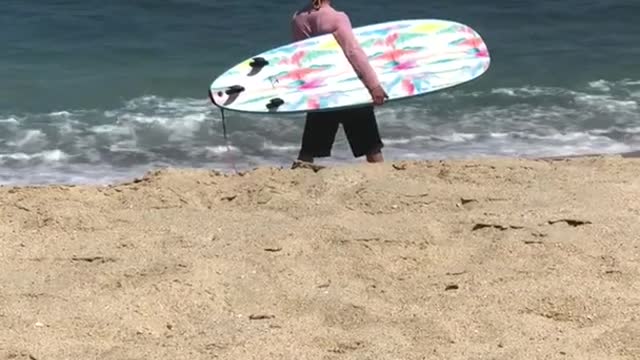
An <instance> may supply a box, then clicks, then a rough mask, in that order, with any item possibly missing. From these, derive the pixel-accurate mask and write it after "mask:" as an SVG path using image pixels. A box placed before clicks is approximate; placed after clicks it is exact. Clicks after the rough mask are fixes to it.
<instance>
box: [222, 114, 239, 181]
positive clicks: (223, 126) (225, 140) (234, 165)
mask: <svg viewBox="0 0 640 360" xmlns="http://www.w3.org/2000/svg"><path fill="white" fill-rule="evenodd" d="M220 118H221V120H222V136H224V142H225V144H226V146H227V154H228V155H229V158H230V159H231V167H233V171H234V172H235V173H236V174H237V173H238V169H237V168H236V163H235V160H234V156H233V153H232V152H231V145H230V142H229V137H228V136H227V121H226V119H225V117H224V109H223V108H222V107H221V108H220Z"/></svg>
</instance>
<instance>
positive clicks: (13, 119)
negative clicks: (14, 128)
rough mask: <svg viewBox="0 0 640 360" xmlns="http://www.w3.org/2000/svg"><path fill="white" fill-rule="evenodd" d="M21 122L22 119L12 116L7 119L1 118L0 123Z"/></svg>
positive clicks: (15, 123)
mask: <svg viewBox="0 0 640 360" xmlns="http://www.w3.org/2000/svg"><path fill="white" fill-rule="evenodd" d="M19 123H20V121H19V120H18V119H17V118H15V117H13V116H10V117H8V118H6V119H0V124H10V125H18V124H19Z"/></svg>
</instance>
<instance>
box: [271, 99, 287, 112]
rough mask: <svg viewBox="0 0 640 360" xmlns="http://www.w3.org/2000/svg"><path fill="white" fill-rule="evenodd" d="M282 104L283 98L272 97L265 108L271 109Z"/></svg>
mask: <svg viewBox="0 0 640 360" xmlns="http://www.w3.org/2000/svg"><path fill="white" fill-rule="evenodd" d="M282 104H284V100H282V99H280V98H273V99H271V101H269V102H268V103H267V109H269V110H271V111H273V110H276V109H277V108H278V107H280V106H281V105H282Z"/></svg>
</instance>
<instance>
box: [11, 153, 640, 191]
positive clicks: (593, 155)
mask: <svg viewBox="0 0 640 360" xmlns="http://www.w3.org/2000/svg"><path fill="white" fill-rule="evenodd" d="M599 157H620V158H624V159H637V158H640V150H634V151H628V152H618V153H586V154H576V155H555V156H538V157H529V156H485V157H455V158H430V159H394V160H385V162H384V164H392V165H393V164H395V163H402V162H425V163H429V162H442V161H452V162H460V161H478V162H482V161H487V160H489V161H491V160H528V161H562V160H570V159H580V158H599ZM292 162H293V158H292ZM320 164H322V163H320ZM361 165H366V162H364V161H360V162H357V161H354V162H347V163H344V162H339V161H334V162H331V161H329V163H328V164H325V165H321V167H323V168H336V167H338V168H340V167H352V166H361ZM263 168H265V169H266V168H268V169H281V170H289V169H290V166H285V165H268V164H263V165H258V166H253V167H247V168H246V169H243V170H238V171H234V170H233V169H224V170H220V169H215V168H209V167H174V166H160V167H155V168H150V169H149V170H147V171H144V172H143V173H140V174H138V175H131V176H128V177H123V178H121V179H120V180H116V179H114V180H110V181H105V182H88V183H85V182H82V183H66V182H56V183H32V184H31V183H29V184H25V183H13V184H0V189H2V188H13V187H17V188H25V187H48V186H70V187H76V186H89V187H103V186H117V185H118V184H123V183H129V182H131V181H135V180H136V179H139V178H141V177H144V176H146V175H147V174H149V173H153V172H156V171H161V170H177V171H191V170H205V171H214V172H218V173H220V174H225V175H228V176H231V175H242V174H244V173H247V172H251V171H255V170H258V169H263Z"/></svg>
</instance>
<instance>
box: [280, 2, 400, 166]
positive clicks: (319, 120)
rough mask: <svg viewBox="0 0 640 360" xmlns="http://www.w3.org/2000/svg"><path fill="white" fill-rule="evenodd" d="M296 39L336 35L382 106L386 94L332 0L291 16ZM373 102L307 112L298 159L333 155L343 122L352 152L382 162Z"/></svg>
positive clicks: (374, 99)
mask: <svg viewBox="0 0 640 360" xmlns="http://www.w3.org/2000/svg"><path fill="white" fill-rule="evenodd" d="M292 33H293V39H294V41H299V40H303V39H306V38H309V37H313V36H318V35H324V34H329V33H330V34H333V36H334V37H335V39H336V41H337V42H338V44H339V45H340V47H341V48H342V50H343V52H344V54H345V56H346V57H347V59H348V60H349V63H350V64H351V66H352V67H353V69H354V71H355V72H356V74H357V75H358V77H359V78H360V80H361V81H362V82H363V84H364V86H366V88H367V89H368V90H369V92H370V93H371V98H372V100H373V105H382V104H383V103H384V101H385V99H386V98H387V94H386V93H385V91H384V89H383V88H382V86H381V85H380V82H379V80H378V77H377V75H376V73H375V71H374V70H373V67H372V66H371V65H370V64H369V60H368V58H367V55H366V54H365V52H364V51H363V50H362V48H361V47H360V44H359V43H358V41H357V39H356V37H355V35H354V33H353V29H352V26H351V21H350V19H349V17H348V16H347V14H345V13H344V12H341V11H336V10H335V9H334V8H333V7H332V6H331V0H311V3H310V4H309V5H307V6H306V7H304V8H303V9H302V10H299V11H297V12H296V13H295V14H294V16H293V19H292ZM373 105H367V106H363V107H356V108H349V109H343V110H333V111H323V112H311V113H307V116H306V122H305V126H304V132H303V135H302V144H301V148H300V153H299V155H298V162H296V163H294V167H297V166H299V165H300V162H306V163H313V159H314V158H316V157H327V156H331V148H332V147H333V143H334V141H335V136H336V133H337V131H338V127H339V125H340V124H342V126H343V128H344V131H345V134H346V136H347V140H348V141H349V146H350V147H351V151H352V153H353V155H354V156H355V157H356V158H358V157H361V156H366V158H367V161H368V162H372V163H373V162H382V161H384V158H383V156H382V148H383V146H384V145H383V143H382V140H381V139H380V133H379V131H378V124H377V120H376V116H375V112H374V109H373Z"/></svg>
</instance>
